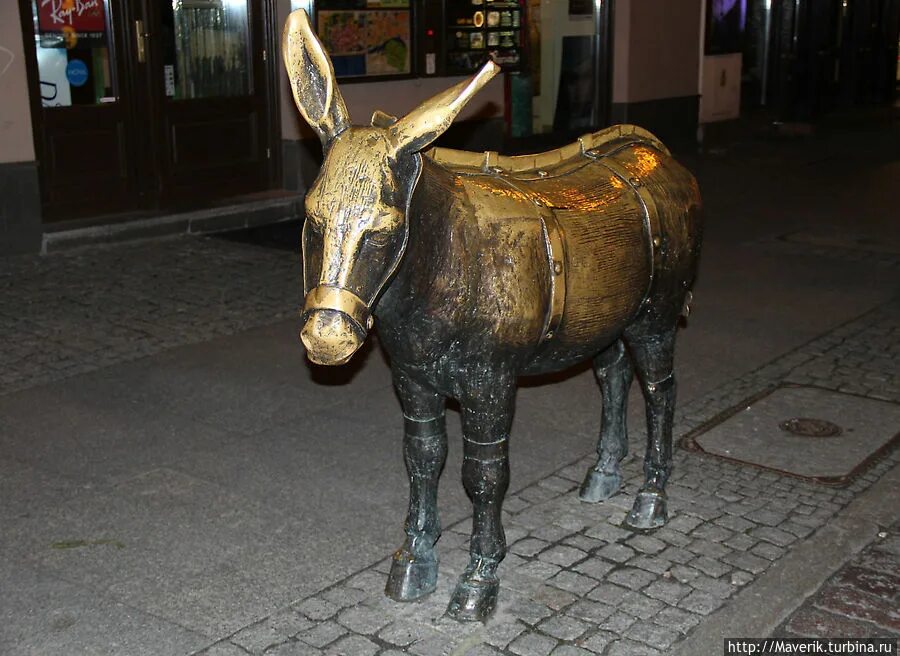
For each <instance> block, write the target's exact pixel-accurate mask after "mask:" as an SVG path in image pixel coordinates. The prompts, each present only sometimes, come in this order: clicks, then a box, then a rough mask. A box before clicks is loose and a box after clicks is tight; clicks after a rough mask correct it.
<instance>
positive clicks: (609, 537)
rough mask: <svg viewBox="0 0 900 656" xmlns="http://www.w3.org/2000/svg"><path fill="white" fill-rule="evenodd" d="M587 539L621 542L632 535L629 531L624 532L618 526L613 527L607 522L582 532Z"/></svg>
mask: <svg viewBox="0 0 900 656" xmlns="http://www.w3.org/2000/svg"><path fill="white" fill-rule="evenodd" d="M584 534H585V535H586V536H588V537H589V538H596V539H597V540H603V541H604V542H621V541H623V540H625V539H626V538H628V537H629V536H631V535H632V533H631V531H626V530H625V529H623V528H619V527H618V526H613V525H612V524H610V523H608V522H602V523H600V524H597V525H596V526H592V527H591V528H589V529H587V530H585V531H584Z"/></svg>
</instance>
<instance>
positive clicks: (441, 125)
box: [388, 61, 500, 157]
mask: <svg viewBox="0 0 900 656" xmlns="http://www.w3.org/2000/svg"><path fill="white" fill-rule="evenodd" d="M499 71H500V67H499V66H497V64H495V63H494V62H493V61H488V62H487V63H486V64H485V65H484V66H482V67H481V69H480V70H479V71H478V72H477V73H476V74H475V75H473V76H472V77H471V78H469V79H468V80H463V81H462V82H460V83H459V84H457V85H455V86H452V87H450V88H449V89H447V90H446V91H443V92H441V93H439V94H437V95H436V96H433V97H432V98H430V99H428V100H426V101H425V102H423V103H422V104H421V105H419V106H418V107H416V108H415V109H414V110H412V111H411V112H410V113H409V114H407V115H406V116H404V117H403V118H401V119H400V120H399V121H397V122H396V123H394V124H393V125H392V126H391V127H389V128H388V134H389V137H390V140H391V145H392V146H393V149H394V156H395V157H398V156H400V155H404V154H408V153H414V152H416V151H419V150H422V149H423V148H425V146H427V145H428V144H430V143H431V142H432V141H434V140H435V139H437V138H438V137H439V136H441V134H443V132H444V131H445V130H446V129H447V128H449V127H450V124H451V123H453V119H455V118H456V115H457V114H459V112H460V110H461V109H462V108H463V107H465V106H466V103H467V102H469V100H471V99H472V96H474V95H475V94H476V93H478V91H480V90H481V88H482V87H483V86H484V85H485V84H487V83H488V82H490V81H491V78H493V77H494V76H495V75H496V74H497V73H498V72H499Z"/></svg>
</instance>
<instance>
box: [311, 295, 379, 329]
mask: <svg viewBox="0 0 900 656" xmlns="http://www.w3.org/2000/svg"><path fill="white" fill-rule="evenodd" d="M314 310H337V311H338V312H343V313H344V314H346V315H347V316H348V317H350V318H351V319H352V320H353V321H354V322H356V324H357V325H358V326H359V328H360V330H361V331H362V332H364V333H365V332H368V331H369V330H371V329H372V313H371V312H369V306H368V305H366V303H365V301H363V300H362V299H361V298H360V297H359V296H357V295H356V294H354V293H353V292H351V291H349V290H347V289H343V288H341V287H332V286H330V285H319V286H318V287H313V288H312V289H311V290H310V292H309V293H308V294H307V295H306V303H304V305H303V316H309V313H310V312H313V311H314Z"/></svg>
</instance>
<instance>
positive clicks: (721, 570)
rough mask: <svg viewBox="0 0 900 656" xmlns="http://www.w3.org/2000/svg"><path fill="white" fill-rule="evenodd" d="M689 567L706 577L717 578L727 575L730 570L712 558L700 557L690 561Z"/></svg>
mask: <svg viewBox="0 0 900 656" xmlns="http://www.w3.org/2000/svg"><path fill="white" fill-rule="evenodd" d="M690 566H691V567H692V568H694V569H696V570H699V571H700V572H703V573H704V574H707V575H708V576H713V577H719V576H723V575H724V574H727V573H728V572H730V571H731V570H732V568H731V567H730V566H728V565H726V564H724V563H722V562H720V561H718V560H715V559H714V558H708V557H706V556H701V557H699V558H695V559H694V560H692V561H691V563H690Z"/></svg>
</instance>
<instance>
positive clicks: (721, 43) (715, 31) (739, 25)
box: [706, 0, 747, 55]
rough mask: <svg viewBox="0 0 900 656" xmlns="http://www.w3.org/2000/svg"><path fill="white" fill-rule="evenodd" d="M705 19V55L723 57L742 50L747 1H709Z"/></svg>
mask: <svg viewBox="0 0 900 656" xmlns="http://www.w3.org/2000/svg"><path fill="white" fill-rule="evenodd" d="M706 18H707V23H706V54H707V55H723V54H726V53H730V52H741V51H742V50H743V47H744V31H745V29H746V27H747V0H709V4H708V5H707V8H706Z"/></svg>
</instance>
